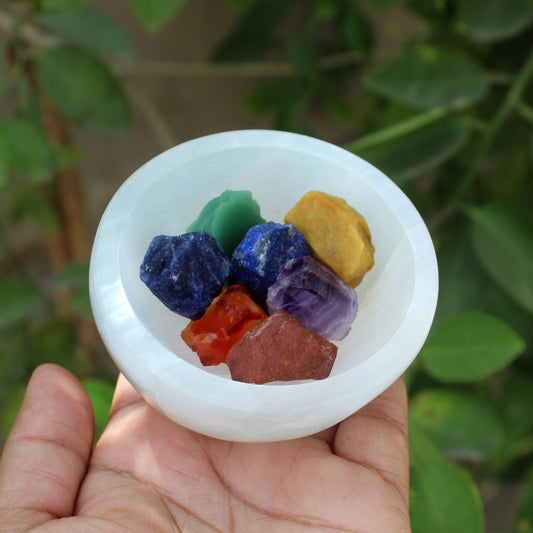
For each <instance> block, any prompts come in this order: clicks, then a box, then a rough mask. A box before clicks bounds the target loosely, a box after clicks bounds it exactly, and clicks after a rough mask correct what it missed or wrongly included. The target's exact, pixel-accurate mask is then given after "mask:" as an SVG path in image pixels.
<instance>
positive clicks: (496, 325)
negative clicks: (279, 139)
mask: <svg viewBox="0 0 533 533" xmlns="http://www.w3.org/2000/svg"><path fill="white" fill-rule="evenodd" d="M219 1H220V2H221V3H223V4H225V5H226V7H227V9H228V10H229V11H230V12H231V16H233V17H234V19H235V23H234V26H233V28H232V29H231V31H229V32H228V34H227V35H225V36H224V37H223V38H222V39H221V40H220V42H218V43H217V45H216V46H215V47H214V49H213V50H212V55H211V62H210V63H209V64H208V65H206V66H205V67H206V68H209V65H213V66H216V65H217V64H218V63H223V64H227V65H228V66H231V65H238V64H241V63H244V64H250V63H251V64H253V65H255V66H257V67H258V68H259V69H261V68H262V67H263V68H265V70H266V71H268V72H269V73H271V74H269V75H268V76H264V77H263V78H261V79H262V81H259V82H257V83H256V84H255V86H254V87H253V88H252V89H251V91H250V92H249V94H248V96H247V98H246V102H245V104H246V106H247V109H248V111H249V112H250V113H252V114H255V115H257V116H259V117H264V116H268V117H270V119H271V121H272V127H273V128H277V129H283V130H290V131H295V132H301V133H307V134H311V135H314V136H317V137H324V136H325V135H324V134H323V133H322V131H325V129H327V131H328V132H331V131H335V132H336V133H335V134H331V133H328V140H333V142H336V143H337V144H342V145H344V146H345V147H346V148H347V149H348V150H350V151H352V152H353V153H355V154H357V155H359V156H361V157H363V158H365V159H367V160H368V161H370V162H371V163H373V164H375V165H376V166H377V167H378V168H380V169H381V170H382V171H384V172H385V173H386V174H387V175H388V176H390V177H391V178H392V179H393V180H394V181H395V182H396V183H397V184H398V185H399V186H400V187H401V188H402V189H403V190H404V191H405V193H406V194H407V195H408V196H409V197H410V198H411V199H412V201H413V202H414V203H415V205H416V206H417V208H418V210H419V211H420V212H421V214H422V216H423V217H424V219H425V220H426V222H427V224H428V226H429V228H430V231H431V233H432V236H433V239H434V243H435V246H436V249H437V255H438V259H439V265H440V298H439V304H438V308H437V313H436V318H435V324H434V327H433V329H432V331H431V333H430V335H429V338H428V340H427V343H426V345H425V346H424V348H423V350H422V352H421V354H420V357H419V358H418V359H417V360H416V361H415V363H414V364H413V365H412V366H411V368H410V369H409V370H408V372H407V375H406V378H407V384H408V389H409V395H410V406H411V407H410V441H411V444H410V452H411V475H412V487H411V492H412V497H411V516H412V522H413V524H412V525H413V531H414V533H427V532H428V531H431V532H432V533H439V532H446V533H449V532H451V531H453V532H455V531H461V532H462V533H480V532H482V531H483V530H484V528H485V527H486V524H485V518H484V511H483V505H484V501H485V500H486V498H487V495H486V494H485V493H484V488H485V487H487V486H492V487H493V486H495V485H496V486H498V485H503V484H509V483H513V484H515V485H516V486H517V487H519V488H520V491H521V497H520V502H519V505H518V512H517V516H516V519H515V526H514V529H512V530H509V532H507V533H524V532H528V531H533V483H532V480H533V394H532V391H533V351H532V343H533V327H532V326H533V318H532V315H533V239H532V236H533V217H532V215H531V209H530V207H531V201H532V199H533V179H532V175H533V81H532V78H533V46H532V43H533V2H532V0H379V1H378V0H225V2H222V0H219ZM192 2H194V0H189V3H192ZM94 4H95V3H94V2H91V1H89V0H85V1H84V0H33V1H22V0H19V1H16V2H15V1H14V2H4V3H1V4H0V23H1V27H0V30H1V31H3V33H4V34H5V35H7V38H6V39H5V40H2V41H1V42H0V247H1V257H2V263H1V265H0V267H1V269H2V270H1V278H0V354H1V357H0V401H1V404H0V405H1V409H0V429H1V431H2V432H3V434H4V435H5V434H6V433H7V431H8V430H9V427H10V425H11V423H12V421H13V419H14V416H15V413H16V411H17V409H18V406H19V405H20V401H21V398H22V394H23V391H24V384H25V383H26V381H27V379H28V376H29V374H30V372H31V370H32V369H33V368H34V367H35V366H36V365H37V364H39V363H41V362H45V361H47V362H50V361H51V362H57V363H59V364H62V365H63V366H65V367H67V368H69V369H70V370H72V371H73V372H75V373H76V374H77V375H78V376H80V377H81V378H83V380H84V381H83V382H84V384H85V385H86V387H87V389H88V391H89V393H90V395H91V398H92V400H93V404H94V407H95V411H96V423H97V429H98V430H99V431H101V429H102V428H103V426H104V425H105V420H106V418H107V412H108V409H109V404H110V401H111V395H112V384H111V383H112V382H111V380H110V379H109V376H108V375H106V374H105V372H104V371H103V370H102V369H101V368H98V365H95V363H94V360H91V359H87V358H83V357H81V356H80V355H79V345H80V333H79V328H77V326H76V324H78V322H77V321H79V320H80V319H85V320H87V317H88V316H90V306H89V304H88V296H87V264H86V262H84V261H69V262H68V263H67V264H64V265H63V266H62V268H61V269H59V270H57V269H55V270H54V269H53V268H50V269H44V270H39V271H36V272H35V271H32V270H31V269H28V268H27V266H26V262H25V261H23V260H22V259H21V258H20V257H19V255H18V250H17V249H16V247H15V246H14V245H13V243H12V242H11V240H10V232H11V230H12V228H14V227H19V226H21V225H24V224H27V223H28V222H29V221H30V222H31V221H33V222H34V223H36V224H37V225H38V226H39V227H43V228H44V229H43V230H41V231H42V232H43V242H44V243H45V244H44V245H45V246H46V245H47V244H46V243H47V242H48V240H47V238H48V237H49V236H50V235H53V234H54V232H55V231H57V230H58V228H60V227H61V224H62V222H61V217H60V216H59V214H58V212H57V209H56V206H55V204H54V201H53V198H54V194H56V192H57V183H58V175H60V173H61V172H62V171H63V170H64V169H65V168H70V167H72V166H75V165H76V163H77V161H78V159H79V154H78V152H77V151H76V149H75V148H74V147H72V146H69V145H68V144H65V143H58V142H57V139H56V138H54V136H53V135H50V130H49V129H47V127H46V113H45V110H44V107H43V101H44V100H46V101H47V102H48V103H49V105H52V106H53V107H54V108H55V110H56V111H58V112H59V116H60V117H61V120H63V121H65V123H66V124H67V125H69V124H72V125H75V126H77V127H82V128H89V129H91V130H94V131H97V132H100V133H101V134H108V133H116V132H120V131H123V130H124V129H126V128H128V126H129V125H130V124H131V121H132V118H131V117H132V113H131V108H130V103H129V100H128V97H127V91H126V87H125V85H126V84H127V80H125V79H121V77H120V75H119V74H117V72H116V71H115V70H114V65H116V64H117V62H120V61H124V60H130V61H131V60H133V61H135V59H134V58H135V53H134V50H133V46H132V43H131V41H130V39H129V37H128V35H127V33H126V31H125V30H124V28H123V27H122V25H121V23H120V21H115V20H112V19H111V18H110V17H109V16H108V15H106V14H105V13H104V12H103V11H101V10H100V9H98V8H97V7H96V5H94ZM129 4H130V6H131V9H132V10H133V13H134V14H135V16H136V17H137V19H138V21H139V22H140V23H141V24H142V25H143V26H144V27H145V29H146V30H147V31H149V32H154V31H157V30H158V29H160V28H161V27H163V26H164V25H165V24H167V23H169V22H170V21H171V20H172V19H173V18H174V17H176V16H179V13H180V11H181V10H182V8H184V7H185V5H186V4H187V1H186V0H167V1H162V2H152V1H150V0H129ZM404 26H406V27H404ZM386 28H392V30H391V31H390V32H389V34H387V30H386ZM29 29H31V30H34V31H31V32H30V31H28V30H29ZM35 36H37V37H38V38H35ZM384 39H385V40H387V39H388V40H391V39H392V40H393V41H394V42H393V46H392V47H391V45H390V44H389V45H388V47H385V49H386V53H383V49H382V47H381V44H380V43H382V42H383V40H384ZM391 50H392V51H391ZM132 58H133V59H132ZM111 60H113V61H111ZM273 65H276V66H277V67H278V70H279V74H276V72H275V69H273V68H272V66H273ZM323 128H324V129H323ZM28 154H31V157H28ZM502 533H503V532H502Z"/></svg>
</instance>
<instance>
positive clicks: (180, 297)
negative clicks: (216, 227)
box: [140, 231, 230, 320]
mask: <svg viewBox="0 0 533 533" xmlns="http://www.w3.org/2000/svg"><path fill="white" fill-rule="evenodd" d="M229 268H230V262H229V259H228V258H227V256H226V254H224V250H223V249H222V246H220V244H219V243H218V241H217V240H216V239H215V238H214V237H213V236H212V235H209V234H208V233H205V232H204V231H195V232H192V233H184V234H183V235H178V236H172V237H169V236H167V235H158V236H157V237H154V238H153V240H152V242H151V243H150V246H149V247H148V250H147V251H146V255H145V256H144V260H143V262H142V265H141V270H140V277H141V280H142V281H143V282H144V283H145V284H146V286H147V287H148V288H149V289H150V290H151V291H152V293H153V294H154V295H155V296H157V298H159V300H161V302H162V303H163V304H165V305H166V306H167V307H168V308H169V309H171V310H172V311H174V312H175V313H178V314H180V315H183V316H185V317H187V318H190V319H191V320H196V319H198V318H200V317H201V316H202V315H203V314H204V312H205V310H206V309H207V308H208V307H209V304H210V303H211V301H212V300H213V298H214V297H215V296H217V295H218V293H219V292H220V290H221V289H222V286H223V285H224V283H225V281H226V279H227V278H228V275H229Z"/></svg>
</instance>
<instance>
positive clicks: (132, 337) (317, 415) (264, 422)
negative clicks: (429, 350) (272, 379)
mask: <svg viewBox="0 0 533 533" xmlns="http://www.w3.org/2000/svg"><path fill="white" fill-rule="evenodd" d="M226 189H233V190H239V189H246V190H250V191H252V194H253V196H254V198H255V199H256V200H257V201H258V203H259V205H260V206H261V214H262V216H263V217H264V218H266V219H267V220H274V221H277V222H282V221H283V217H284V215H285V213H286V212H287V211H288V210H289V209H290V208H291V207H292V206H293V205H294V204H295V203H296V202H297V201H298V200H299V199H300V198H301V196H302V195H303V194H304V193H306V192H307V191H310V190H321V191H324V192H327V193H329V194H333V195H336V196H340V197H342V198H344V199H345V200H346V201H347V202H348V203H349V204H350V205H352V206H353V207H354V208H355V209H357V210H358V211H359V212H361V214H362V215H363V216H364V217H365V218H366V220H367V222H368V225H369V227H370V231H371V233H372V241H373V243H374V246H375V248H376V255H375V265H374V268H373V269H372V270H371V271H370V272H369V273H368V274H367V275H366V276H365V278H364V280H363V282H362V283H361V285H359V286H358V287H357V288H356V291H357V293H358V297H359V313H358V316H357V318H356V320H355V322H354V325H353V327H352V330H351V332H350V334H349V335H348V336H347V337H346V338H345V339H343V340H342V341H340V342H338V343H337V344H338V346H339V351H338V354H337V360H336V361H335V365H334V367H333V370H332V373H331V375H330V377H328V378H327V379H325V380H321V381H313V382H301V383H295V382H288V383H271V384H265V385H252V384H245V383H239V382H234V381H232V380H231V379H230V375H229V371H228V369H227V367H226V366H225V365H219V366H217V367H202V365H201V363H200V362H199V359H198V357H197V355H196V354H195V353H193V352H192V351H191V350H190V349H189V348H188V347H187V346H186V345H185V343H184V342H183V341H182V340H181V337H180V332H181V330H182V329H183V328H184V327H185V325H186V324H187V322H188V320H187V319H185V318H183V317H180V316H178V315H176V314H174V313H172V312H171V311H169V310H168V309H167V308H165V307H164V306H163V305H162V304H161V303H160V302H159V301H158V300H157V299H156V298H155V296H153V295H152V294H151V293H150V291H149V290H148V289H147V288H146V287H145V286H144V284H143V283H142V282H141V281H140V279H139V266H140V264H141V262H142V259H143V257H144V253H145V251H146V249H147V247H148V244H149V243H150V241H151V239H152V238H153V237H154V236H155V235H158V234H167V235H177V234H179V233H183V232H184V231H185V230H186V227H187V226H188V225H189V223H190V222H191V221H192V220H194V219H195V218H196V217H197V215H198V213H199V212H200V210H201V209H202V207H203V206H204V205H205V204H206V203H207V202H208V201H209V200H210V199H212V198H213V197H215V196H218V195H219V194H220V193H222V192H223V191H224V190H226ZM90 291H91V302H92V306H93V312H94V317H95V320H96V324H97V326H98V329H99V332H100V334H101V336H102V339H103V340H104V342H105V344H106V346H107V348H108V350H109V353H110V355H111V357H112V358H113V360H114V361H115V363H116V364H117V366H118V368H119V369H120V371H121V372H123V373H124V374H125V376H126V377H127V378H128V380H129V381H130V382H131V383H132V384H133V385H134V387H136V388H137V390H138V391H139V392H140V393H141V394H142V395H143V396H144V397H145V398H146V400H147V401H148V402H149V403H150V404H152V405H153V406H154V407H156V408H157V409H159V410H160V411H162V412H163V413H165V414H166V415H167V416H168V417H169V418H171V419H172V420H174V421H176V422H178V423H180V424H183V425H184V426H186V427H188V428H190V429H192V430H195V431H198V432H200V433H204V434H206V435H210V436H213V437H218V438H222V439H228V440H236V441H249V442H253V441H272V440H284V439H291V438H296V437H301V436H305V435H309V434H312V433H314V432H317V431H320V430H322V429H325V428H327V427H329V426H331V425H333V424H335V423H337V422H339V421H341V420H343V419H344V418H346V417H347V416H349V415H350V414H351V413H353V412H355V411H356V410H358V409H359V408H361V407H362V406H363V405H365V404H366V403H368V402H369V401H370V400H372V399H373V398H375V397H376V396H377V395H378V394H380V393H381V392H382V391H383V390H384V389H385V388H387V387H388V386H389V385H390V384H391V383H393V382H394V381H395V380H396V379H397V378H398V377H399V376H400V375H401V374H402V373H403V372H404V371H405V370H406V368H407V367H408V366H409V365H410V364H411V363H412V361H413V360H414V358H415V357H416V355H417V354H418V352H419V351H420V348H421V347H422V345H423V343H424V341H425V339H426V336H427V334H428V332H429V329H430V327H431V323H432V320H433V315H434V312H435V307H436V303H437V295H438V272H437V262H436V257H435V251H434V248H433V244H432V241H431V238H430V235H429V233H428V231H427V228H426V226H425V224H424V221H423V220H422V218H421V217H420V215H419V214H418V212H417V211H416V209H415V208H414V206H413V205H412V203H411V202H410V201H409V199H408V198H407V197H406V196H405V194H404V193H403V192H402V191H401V190H400V189H399V188H398V187H397V186H396V185H395V184H394V183H393V182H392V181H391V180H389V179H388V178H387V177H386V176H385V175H384V174H383V173H381V172H380V171H379V170H377V169H376V168H374V167H373V166H372V165H370V164H369V163H367V162H365V161H363V160H362V159H360V158H358V157H357V156H355V155H353V154H351V153H349V152H347V151H345V150H343V149H341V148H339V147H337V146H334V145H331V144H328V143H326V142H323V141H319V140H317V139H313V138H310V137H306V136H302V135H297V134H292V133H285V132H276V131H266V130H247V131H232V132H224V133H219V134H215V135H209V136H207V137H201V138H199V139H195V140H192V141H189V142H187V143H184V144H181V145H179V146H176V147H174V148H172V149H170V150H168V151H166V152H164V153H162V154H160V155H159V156H157V157H155V158H154V159H152V160H151V161H149V162H148V163H146V164H145V165H143V166H142V167H141V168H140V169H139V170H137V171H136V172H135V173H134V174H133V175H132V176H131V177H130V178H129V179H127V180H126V181H125V182H124V184H123V185H122V186H121V187H120V188H119V190H118V191H117V192H116V194H115V195H114V197H113V198H112V200H111V202H110V203H109V205H108V207H107V209H106V211H105V213H104V215H103V217H102V219H101V221H100V225H99V227H98V231H97V235H96V238H95V242H94V246H93V252H92V257H91V269H90Z"/></svg>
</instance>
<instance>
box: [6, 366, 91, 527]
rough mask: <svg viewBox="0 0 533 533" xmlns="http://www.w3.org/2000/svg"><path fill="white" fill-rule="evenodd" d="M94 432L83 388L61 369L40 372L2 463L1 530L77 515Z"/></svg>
mask: <svg viewBox="0 0 533 533" xmlns="http://www.w3.org/2000/svg"><path fill="white" fill-rule="evenodd" d="M93 433H94V421H93V411H92V406H91V401H90V399H89V397H88V395H87V393H86V391H85V389H84V388H83V385H82V384H81V383H80V382H79V381H78V380H77V379H76V378H75V377H74V376H73V375H72V374H70V373H69V372H67V371H66V370H65V369H63V368H61V367H58V366H55V365H43V366H41V367H39V368H37V369H36V370H35V372H34V373H33V375H32V377H31V379H30V382H29V384H28V388H27V390H26V394H25V396H24V401H23V403H22V406H21V408H20V411H19V414H18V416H17V419H16V421H15V424H14V426H13V429H12V431H11V434H10V435H9V437H8V439H7V441H6V443H5V447H4V452H3V454H2V458H1V460H0V531H15V530H16V531H19V530H24V531H25V530H27V529H31V528H33V527H35V526H37V525H39V524H42V523H43V522H46V521H48V520H50V519H53V518H60V517H65V516H71V515H72V512H73V508H74V504H75V500H76V495H77V493H78V489H79V486H80V484H81V482H82V480H83V477H84V475H85V472H86V468H87V463H88V461H89V457H90V453H91V447H92V441H93Z"/></svg>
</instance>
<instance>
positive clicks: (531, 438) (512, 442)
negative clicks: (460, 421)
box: [486, 370, 533, 475]
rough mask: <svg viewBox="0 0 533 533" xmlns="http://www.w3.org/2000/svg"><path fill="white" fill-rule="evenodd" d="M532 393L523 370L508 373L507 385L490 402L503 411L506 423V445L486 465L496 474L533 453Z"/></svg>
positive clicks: (492, 394) (504, 383) (497, 391)
mask: <svg viewBox="0 0 533 533" xmlns="http://www.w3.org/2000/svg"><path fill="white" fill-rule="evenodd" d="M532 390H533V380H532V379H531V378H530V377H528V376H527V375H526V374H525V373H524V372H523V371H522V370H515V371H511V372H506V373H505V375H504V380H503V382H502V383H500V384H499V386H498V388H497V389H495V391H491V393H490V400H486V401H490V402H491V403H492V404H493V405H494V406H495V408H497V409H498V410H499V411H500V413H501V417H502V420H503V422H504V424H505V433H506V439H505V442H504V444H503V446H502V447H501V448H500V449H499V450H498V453H497V454H494V455H493V456H492V457H491V458H490V460H489V461H488V462H487V463H486V464H487V466H488V467H489V468H490V470H491V472H494V473H496V475H501V474H502V472H505V471H506V470H508V469H509V468H510V467H512V465H513V463H516V462H517V461H518V460H520V459H522V458H524V457H526V456H530V455H531V453H533V431H532V430H533V417H532V416H531V413H532V412H533V395H532V394H531V391H532Z"/></svg>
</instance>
